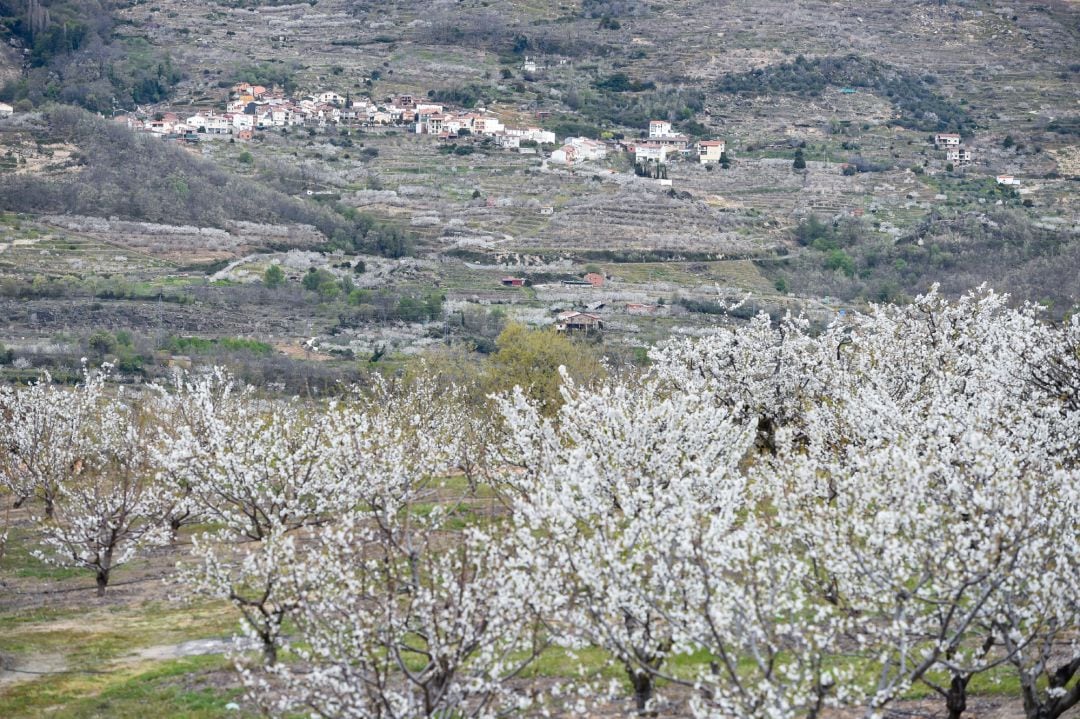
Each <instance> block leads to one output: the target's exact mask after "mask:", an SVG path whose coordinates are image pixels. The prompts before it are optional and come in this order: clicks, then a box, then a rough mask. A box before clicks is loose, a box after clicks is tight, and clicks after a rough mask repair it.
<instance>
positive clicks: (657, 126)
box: [649, 120, 672, 139]
mask: <svg viewBox="0 0 1080 719" xmlns="http://www.w3.org/2000/svg"><path fill="white" fill-rule="evenodd" d="M671 134H672V132H671V123H670V122H668V121H667V120H650V121H649V138H650V139H653V138H657V137H669V136H670V135H671Z"/></svg>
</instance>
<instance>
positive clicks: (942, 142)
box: [934, 132, 960, 147]
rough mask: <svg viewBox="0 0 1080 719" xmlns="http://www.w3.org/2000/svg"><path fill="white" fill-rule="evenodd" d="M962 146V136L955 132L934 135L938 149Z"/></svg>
mask: <svg viewBox="0 0 1080 719" xmlns="http://www.w3.org/2000/svg"><path fill="white" fill-rule="evenodd" d="M959 144H960V135H958V134H956V133H955V132H939V133H938V134H936V135H934V145H935V146H936V147H956V146H958V145H959Z"/></svg>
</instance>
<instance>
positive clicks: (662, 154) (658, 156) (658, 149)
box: [634, 142, 668, 164]
mask: <svg viewBox="0 0 1080 719" xmlns="http://www.w3.org/2000/svg"><path fill="white" fill-rule="evenodd" d="M667 153H668V147H667V145H661V144H660V143H657V142H639V143H638V144H636V145H634V163H635V164H637V163H642V162H667Z"/></svg>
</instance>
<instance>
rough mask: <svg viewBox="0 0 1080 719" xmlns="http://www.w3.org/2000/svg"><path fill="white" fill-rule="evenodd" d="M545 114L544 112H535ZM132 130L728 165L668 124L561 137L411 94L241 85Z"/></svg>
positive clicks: (575, 160) (639, 164)
mask: <svg viewBox="0 0 1080 719" xmlns="http://www.w3.org/2000/svg"><path fill="white" fill-rule="evenodd" d="M538 114H542V113H538ZM114 120H115V121H116V122H119V123H122V124H124V125H125V126H127V127H128V128H129V129H131V130H134V131H136V132H143V133H148V134H151V135H154V136H158V137H160V138H162V139H164V140H167V141H172V142H179V143H186V144H193V143H198V142H201V141H203V140H215V139H217V140H222V139H224V140H231V141H234V142H249V141H251V140H253V139H254V138H255V135H256V133H258V132H261V131H267V130H274V129H279V130H280V129H284V128H307V129H310V130H314V131H319V130H324V129H326V128H328V127H344V128H398V129H404V130H406V131H408V132H410V133H416V134H418V135H430V136H432V137H434V138H437V139H438V140H439V141H441V142H449V141H457V140H464V139H468V138H479V139H481V140H484V139H488V138H490V140H491V142H492V143H493V144H494V145H495V147H498V148H502V149H505V150H512V151H516V152H519V153H521V154H534V155H535V154H542V155H543V156H544V157H546V159H547V160H548V161H549V162H551V163H552V164H556V165H565V166H573V165H576V164H580V163H584V162H590V161H598V160H603V159H604V158H606V157H607V155H608V153H609V152H627V153H630V154H632V155H633V159H634V167H635V171H636V172H637V174H638V175H640V176H643V177H653V178H655V179H658V180H661V182H662V183H663V184H669V183H668V182H667V168H666V165H667V162H668V160H669V158H675V157H680V158H683V159H688V160H691V161H696V162H698V163H700V164H703V165H707V164H716V165H726V163H727V156H726V154H725V150H726V143H725V142H724V141H723V140H719V139H710V140H701V141H698V142H694V141H692V140H691V139H690V138H689V137H687V136H686V135H683V134H681V133H678V132H675V131H674V130H673V128H672V124H671V122H668V121H666V120H652V121H651V122H650V123H649V127H648V128H647V130H646V129H645V128H643V129H642V131H641V133H640V134H641V137H640V138H634V139H630V138H626V139H606V140H597V139H591V138H588V137H565V138H558V137H556V135H555V133H554V132H552V131H550V130H545V129H542V128H540V127H538V126H528V127H512V126H509V125H506V124H504V123H503V121H502V120H501V119H500V118H499V117H498V116H497V115H496V114H495V113H493V112H490V111H488V110H486V109H483V108H479V109H462V108H456V109H455V108H448V107H447V106H445V105H443V104H439V103H432V102H422V101H420V100H418V99H417V98H416V97H415V96H413V95H407V94H403V95H398V96H396V97H392V98H387V99H386V100H385V101H384V102H375V101H373V100H372V99H371V98H370V97H359V98H355V99H354V98H352V97H351V96H350V95H348V94H346V95H341V94H339V93H337V92H334V91H331V90H326V91H322V90H320V91H317V92H314V93H310V94H304V95H294V96H292V97H289V96H287V95H286V93H285V91H284V90H282V89H281V88H279V87H271V88H267V87H264V86H262V85H252V84H250V83H246V82H242V83H238V84H236V85H234V86H233V87H232V88H231V91H230V96H229V100H228V102H227V104H226V106H225V110H224V112H218V111H216V110H212V109H211V110H199V111H198V112H195V113H194V114H191V115H185V114H183V113H182V112H179V111H175V110H165V111H152V112H146V111H137V112H135V113H131V114H122V115H118V116H116V117H115V118H114Z"/></svg>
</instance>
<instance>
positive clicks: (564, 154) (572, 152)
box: [551, 145, 577, 165]
mask: <svg viewBox="0 0 1080 719" xmlns="http://www.w3.org/2000/svg"><path fill="white" fill-rule="evenodd" d="M575 160H577V148H576V147H574V146H573V145H563V146H562V147H560V148H559V149H557V150H553V151H552V152H551V161H552V162H554V163H555V164H557V165H573V164H574V161H575Z"/></svg>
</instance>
